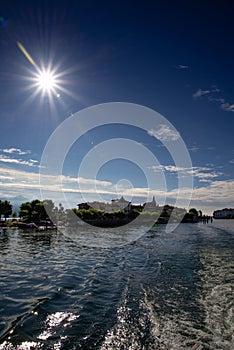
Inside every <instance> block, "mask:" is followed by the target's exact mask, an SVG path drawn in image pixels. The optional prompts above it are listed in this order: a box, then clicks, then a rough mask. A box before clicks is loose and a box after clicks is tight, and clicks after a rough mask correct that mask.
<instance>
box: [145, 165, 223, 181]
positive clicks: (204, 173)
mask: <svg viewBox="0 0 234 350" xmlns="http://www.w3.org/2000/svg"><path fill="white" fill-rule="evenodd" d="M150 168H151V169H152V170H153V171H155V172H161V171H167V172H169V173H180V176H194V177H195V178H197V179H198V180H199V182H210V181H211V180H212V179H214V178H217V177H219V176H221V175H223V173H221V172H215V171H214V170H213V169H212V168H209V167H191V168H182V167H177V166H175V165H153V166H152V167H150Z"/></svg>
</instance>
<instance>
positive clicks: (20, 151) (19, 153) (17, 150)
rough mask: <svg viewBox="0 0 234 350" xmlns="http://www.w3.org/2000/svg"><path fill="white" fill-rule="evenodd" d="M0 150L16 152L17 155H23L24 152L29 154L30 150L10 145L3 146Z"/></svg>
mask: <svg viewBox="0 0 234 350" xmlns="http://www.w3.org/2000/svg"><path fill="white" fill-rule="evenodd" d="M1 151H2V152H4V153H10V154H12V153H13V154H18V155H24V154H30V153H31V151H29V150H26V151H24V150H22V149H20V148H14V147H11V148H4V149H1Z"/></svg>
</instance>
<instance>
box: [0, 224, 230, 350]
mask: <svg viewBox="0 0 234 350" xmlns="http://www.w3.org/2000/svg"><path fill="white" fill-rule="evenodd" d="M81 230H82V228H81ZM0 232H1V233H0V292H1V294H0V295H1V296H0V349H1V350H2V349H6V350H7V349H18V350H21V349H22V350H23V349H84V350H86V349H90V350H91V349H92V350H94V349H100V350H106V349H113V350H114V349H131V350H138V349H145V350H146V349H149V350H151V349H160V350H161V349H163V350H164V349H168V350H173V349H178V350H179V349H180V350H181V349H199V350H200V349H217V350H218V349H221V350H222V349H227V350H228V349H230V350H231V349H233V344H234V335H233V334H234V301H233V300H234V298H233V295H234V221H232V220H216V221H214V222H213V223H212V224H203V223H199V224H181V225H179V227H177V229H176V230H175V231H174V232H172V233H165V226H163V225H161V226H158V227H157V228H156V229H154V230H152V231H149V232H148V233H146V234H145V235H143V236H142V237H140V238H139V239H137V240H135V241H133V242H128V243H127V244H126V242H127V241H128V240H127V239H126V237H123V243H124V245H122V246H121V245H120V246H118V247H112V248H108V247H107V248H103V247H105V242H100V247H90V246H92V244H89V243H90V242H88V240H90V239H92V236H91V235H90V234H89V235H87V238H86V239H82V240H76V239H74V237H70V238H69V235H63V234H62V233H56V232H53V233H40V234H38V233H26V232H23V231H20V230H6V231H4V232H3V231H0ZM82 234H83V235H85V232H83V233H82ZM105 234H108V231H105ZM136 234H137V235H138V233H136ZM102 239H103V240H104V239H105V235H103V238H102ZM85 243H86V244H85Z"/></svg>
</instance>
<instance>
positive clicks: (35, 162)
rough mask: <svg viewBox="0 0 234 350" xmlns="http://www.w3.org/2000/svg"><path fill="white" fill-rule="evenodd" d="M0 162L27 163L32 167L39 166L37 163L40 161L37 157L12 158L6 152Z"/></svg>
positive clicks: (0, 157)
mask: <svg viewBox="0 0 234 350" xmlns="http://www.w3.org/2000/svg"><path fill="white" fill-rule="evenodd" d="M0 162H3V163H11V164H18V165H27V166H30V167H35V166H38V165H37V163H38V161H37V160H35V159H29V160H23V159H17V158H11V157H8V156H6V155H4V154H2V155H0Z"/></svg>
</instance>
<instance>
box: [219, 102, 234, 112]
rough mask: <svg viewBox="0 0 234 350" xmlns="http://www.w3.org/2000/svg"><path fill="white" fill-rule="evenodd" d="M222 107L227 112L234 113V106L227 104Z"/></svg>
mask: <svg viewBox="0 0 234 350" xmlns="http://www.w3.org/2000/svg"><path fill="white" fill-rule="evenodd" d="M220 107H221V108H222V109H223V110H224V111H226V112H234V104H230V103H228V102H225V103H222V104H221V106H220Z"/></svg>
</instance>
